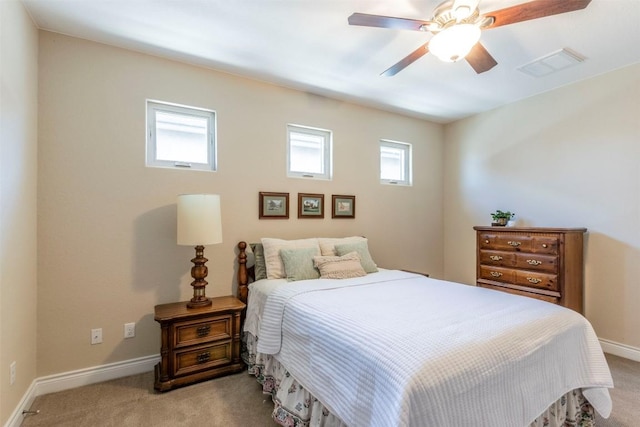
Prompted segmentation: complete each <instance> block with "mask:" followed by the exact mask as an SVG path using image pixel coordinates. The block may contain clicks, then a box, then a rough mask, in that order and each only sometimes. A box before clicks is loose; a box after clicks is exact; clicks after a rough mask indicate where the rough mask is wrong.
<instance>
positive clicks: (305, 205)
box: [298, 193, 324, 218]
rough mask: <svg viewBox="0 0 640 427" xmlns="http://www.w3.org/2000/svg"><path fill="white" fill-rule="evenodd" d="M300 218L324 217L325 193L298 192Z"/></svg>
mask: <svg viewBox="0 0 640 427" xmlns="http://www.w3.org/2000/svg"><path fill="white" fill-rule="evenodd" d="M298 218H324V194H307V193H298Z"/></svg>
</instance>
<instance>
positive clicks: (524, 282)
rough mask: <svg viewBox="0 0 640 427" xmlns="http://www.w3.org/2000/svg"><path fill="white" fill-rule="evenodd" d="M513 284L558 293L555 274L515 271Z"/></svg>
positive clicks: (558, 288)
mask: <svg viewBox="0 0 640 427" xmlns="http://www.w3.org/2000/svg"><path fill="white" fill-rule="evenodd" d="M515 273H516V280H515V284H516V285H520V286H527V287H530V288H536V289H545V290H547V291H558V292H559V291H560V287H559V286H558V276H557V275H555V274H546V273H539V272H534V271H526V270H517V271H516V272H515Z"/></svg>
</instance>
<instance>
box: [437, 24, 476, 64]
mask: <svg viewBox="0 0 640 427" xmlns="http://www.w3.org/2000/svg"><path fill="white" fill-rule="evenodd" d="M480 32H481V31H480V28H478V27H477V26H476V25H473V24H458V25H454V26H451V27H449V28H446V29H444V30H442V31H440V32H439V33H437V34H436V35H435V36H433V37H432V38H431V40H430V41H429V51H430V52H431V53H433V54H434V55H435V56H437V57H438V59H440V60H441V61H444V62H456V61H459V60H461V59H463V58H464V57H465V56H467V55H468V54H469V52H471V49H472V48H473V46H475V44H476V43H478V41H479V40H480Z"/></svg>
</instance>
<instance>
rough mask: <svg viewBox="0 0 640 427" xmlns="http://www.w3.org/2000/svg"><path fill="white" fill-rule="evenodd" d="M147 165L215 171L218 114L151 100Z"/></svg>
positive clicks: (148, 110)
mask: <svg viewBox="0 0 640 427" xmlns="http://www.w3.org/2000/svg"><path fill="white" fill-rule="evenodd" d="M147 166H156V167H167V168H184V169H194V170H208V171H215V170H216V116H215V112H213V111H210V110H204V109H201V108H194V107H185V106H181V105H175V104H168V103H163V102H156V101H147Z"/></svg>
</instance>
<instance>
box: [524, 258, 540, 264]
mask: <svg viewBox="0 0 640 427" xmlns="http://www.w3.org/2000/svg"><path fill="white" fill-rule="evenodd" d="M527 264H529V265H540V264H542V261H538V260H537V259H528V260H527Z"/></svg>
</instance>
